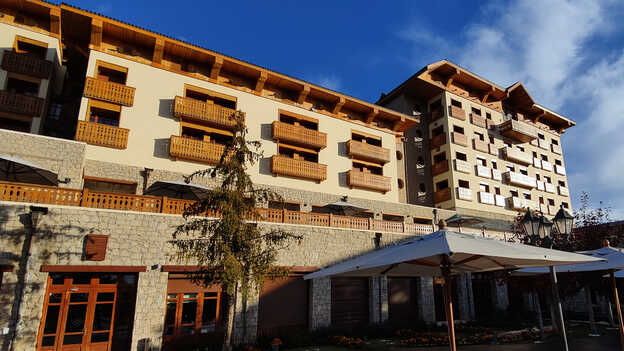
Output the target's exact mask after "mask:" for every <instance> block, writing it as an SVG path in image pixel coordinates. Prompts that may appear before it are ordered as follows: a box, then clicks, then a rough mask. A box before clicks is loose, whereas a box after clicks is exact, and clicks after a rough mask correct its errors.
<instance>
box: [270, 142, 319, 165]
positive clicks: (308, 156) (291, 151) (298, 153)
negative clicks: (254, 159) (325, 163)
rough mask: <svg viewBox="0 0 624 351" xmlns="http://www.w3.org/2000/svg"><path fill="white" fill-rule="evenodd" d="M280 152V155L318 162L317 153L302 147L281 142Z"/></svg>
mask: <svg viewBox="0 0 624 351" xmlns="http://www.w3.org/2000/svg"><path fill="white" fill-rule="evenodd" d="M278 153H279V155H280V156H286V157H290V158H294V159H295V160H305V161H309V162H314V163H318V154H317V153H315V152H308V151H305V150H303V149H301V148H295V147H291V146H290V145H285V144H280V145H279V147H278Z"/></svg>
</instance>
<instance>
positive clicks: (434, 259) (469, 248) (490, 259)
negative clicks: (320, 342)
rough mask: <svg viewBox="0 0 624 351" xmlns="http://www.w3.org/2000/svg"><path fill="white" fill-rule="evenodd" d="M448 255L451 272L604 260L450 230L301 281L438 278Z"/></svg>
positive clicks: (426, 236) (392, 247) (367, 255)
mask: <svg viewBox="0 0 624 351" xmlns="http://www.w3.org/2000/svg"><path fill="white" fill-rule="evenodd" d="M445 257H447V260H448V265H450V272H451V274H458V273H464V272H486V271H495V270H500V269H517V268H524V267H535V266H544V265H547V266H554V265H562V264H571V263H586V262H595V261H600V260H602V259H601V258H596V257H591V256H588V255H581V254H576V253H570V252H565V251H558V250H551V249H544V248H541V247H534V246H528V245H523V244H518V243H509V242H505V241H499V240H495V239H487V238H482V237H477V236H473V235H469V234H462V233H457V232H454V231H450V230H445V229H443V230H439V231H437V232H435V233H432V234H429V235H425V236H422V237H419V238H417V239H414V240H411V241H408V242H405V243H402V244H399V245H394V246H390V247H386V248H384V249H380V250H377V251H373V252H371V253H368V254H365V255H362V256H359V257H356V258H354V259H351V260H347V261H345V262H342V263H339V264H336V265H334V266H331V267H328V268H325V269H322V270H320V271H317V272H314V273H310V274H307V275H305V276H304V279H313V278H321V277H328V276H371V275H382V274H385V275H387V276H441V275H443V272H442V269H441V265H442V264H443V263H444V262H443V261H444V260H445V259H446V258H445Z"/></svg>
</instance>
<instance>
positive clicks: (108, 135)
mask: <svg viewBox="0 0 624 351" xmlns="http://www.w3.org/2000/svg"><path fill="white" fill-rule="evenodd" d="M129 133H130V130H128V129H125V128H119V127H113V126H108V125H105V124H99V123H92V122H86V121H78V126H77V127H76V140H77V141H84V142H85V143H87V144H91V145H98V146H106V147H111V148H114V149H125V148H126V147H127V146H128V134H129Z"/></svg>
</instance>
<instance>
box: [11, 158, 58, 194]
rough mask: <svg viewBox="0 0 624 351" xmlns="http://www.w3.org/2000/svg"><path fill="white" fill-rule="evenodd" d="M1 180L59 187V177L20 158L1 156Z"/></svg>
mask: <svg viewBox="0 0 624 351" xmlns="http://www.w3.org/2000/svg"><path fill="white" fill-rule="evenodd" d="M0 180H5V181H10V182H19V183H31V184H41V185H54V186H56V185H58V175H57V174H56V173H54V172H52V171H50V170H49V169H45V168H42V167H39V166H37V165H35V164H33V163H30V162H28V161H26V160H22V159H21V158H19V157H15V156H9V155H0Z"/></svg>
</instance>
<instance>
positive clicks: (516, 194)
mask: <svg viewBox="0 0 624 351" xmlns="http://www.w3.org/2000/svg"><path fill="white" fill-rule="evenodd" d="M509 195H511V196H512V197H518V191H517V190H509Z"/></svg>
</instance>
